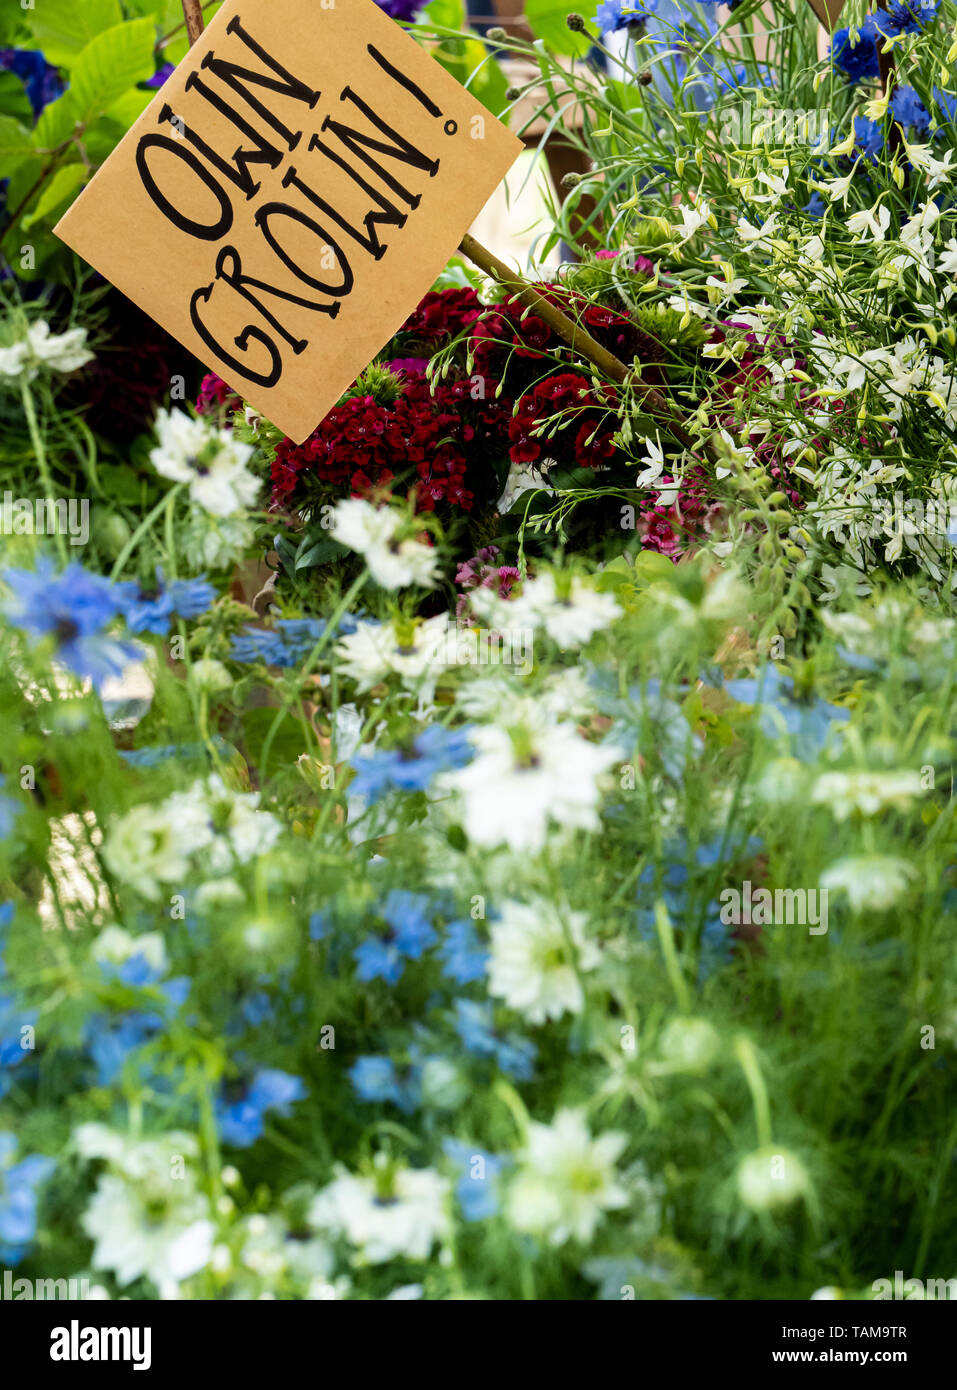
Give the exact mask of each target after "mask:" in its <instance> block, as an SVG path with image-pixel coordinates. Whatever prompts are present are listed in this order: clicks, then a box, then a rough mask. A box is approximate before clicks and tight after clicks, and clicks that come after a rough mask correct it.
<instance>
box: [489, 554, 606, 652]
mask: <svg viewBox="0 0 957 1390" xmlns="http://www.w3.org/2000/svg"><path fill="white" fill-rule="evenodd" d="M469 602H470V603H471V605H472V608H473V609H474V610H475V612H476V613H477V614H478V616H479V617H480V618H483V619H484V620H485V621H486V622H487V623H489V624H490V625H491V626H492V627H494V628H497V629H499V630H501V631H505V630H511V631H513V632H514V631H516V630H518V631H521V630H528V631H532V632H534V631H537V630H539V629H542V628H543V629H544V630H545V632H546V633H547V634H548V636H549V637H550V638H551V639H552V641H553V642H554V643H555V644H556V645H557V646H558V647H559V648H560V649H561V650H562V651H563V652H565V651H568V650H569V649H570V648H572V647H579V646H582V645H583V644H584V643H585V642H587V641H588V640H589V639H590V638H591V637H593V636H594V634H595V633H596V632H598V631H600V630H601V629H602V628H603V627H608V625H609V624H610V623H613V622H614V621H615V619H616V618H620V617H621V609H620V608H619V606H618V604H617V603H616V602H615V600H614V598H613V597H612V596H611V594H602V593H599V592H598V590H597V589H594V588H592V587H591V585H590V584H588V583H586V582H585V581H584V580H582V579H579V578H578V577H577V576H575V575H567V574H563V575H559V576H556V575H555V574H553V573H551V572H550V571H547V570H546V571H544V572H543V573H542V574H539V575H536V577H535V578H534V579H526V580H525V583H524V584H523V586H522V592H521V593H520V594H519V596H518V597H517V598H513V599H502V598H499V596H498V594H496V593H495V591H494V590H493V589H482V588H479V589H473V590H472V591H471V593H470V594H469Z"/></svg>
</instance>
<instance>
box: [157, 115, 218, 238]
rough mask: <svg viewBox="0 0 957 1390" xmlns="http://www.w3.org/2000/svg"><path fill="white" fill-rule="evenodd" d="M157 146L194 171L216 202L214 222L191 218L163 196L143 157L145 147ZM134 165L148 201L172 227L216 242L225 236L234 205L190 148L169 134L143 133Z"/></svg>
mask: <svg viewBox="0 0 957 1390" xmlns="http://www.w3.org/2000/svg"><path fill="white" fill-rule="evenodd" d="M157 148H158V149H163V150H169V152H170V153H171V154H174V155H175V156H176V158H177V159H181V160H182V161H183V163H184V164H186V165H187V166H188V167H189V168H190V169H192V171H193V173H194V174H197V175H198V176H199V178H200V179H201V180H202V182H203V183H204V184H205V185H206V187H207V188H208V189H209V191H210V192H211V193H212V194H213V196H214V197H215V198H216V199H217V201H218V203H219V220H218V221H217V222H209V223H206V222H196V221H194V220H193V219H192V218H191V217H187V216H186V215H185V214H184V213H182V212H180V210H179V208H177V207H175V206H174V205H173V204H172V203H171V202H170V201H169V199H168V198H167V197H166V195H165V194H163V193H161V192H160V189H159V186H158V185H157V182H156V180H155V178H154V177H153V173H152V171H151V169H150V166H149V161H148V160H147V158H146V154H147V151H148V150H151V149H157ZM136 167H137V169H138V170H139V175H140V178H141V179H142V181H143V187H144V188H145V189H146V191H147V193H148V194H149V196H150V199H151V201H152V202H153V203H155V205H156V206H157V207H158V208H159V210H160V212H161V213H162V214H163V216H164V217H167V218H168V219H169V220H170V222H172V224H173V226H174V227H178V228H179V229H180V231H181V232H186V233H187V235H188V236H194V237H199V239H200V240H201V241H219V239H220V237H223V236H225V235H226V233H227V232H228V231H229V229H230V227H231V226H232V225H233V205H232V203H231V202H230V200H229V194H228V193H226V192H225V191H224V190H223V189H222V188H221V187H220V185H219V184H218V183H217V182H216V180H215V179H214V178H213V176H212V174H211V173H210V172H209V170H208V169H207V168H206V166H205V164H201V163H200V161H199V160H198V159H197V158H196V156H195V155H194V154H193V152H192V150H188V149H187V148H186V146H185V145H183V144H181V143H180V142H179V141H178V140H174V139H172V138H171V137H170V136H168V135H144V136H143V137H142V139H141V140H140V142H139V144H138V145H137V147H136Z"/></svg>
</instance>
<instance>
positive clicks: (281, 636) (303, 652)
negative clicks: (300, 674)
mask: <svg viewBox="0 0 957 1390" xmlns="http://www.w3.org/2000/svg"><path fill="white" fill-rule="evenodd" d="M355 626H356V624H355V619H354V618H353V617H351V616H350V615H349V614H345V615H344V616H343V617H342V618H341V619H340V621H339V626H338V629H337V631H339V632H347V633H348V632H354V631H355ZM325 630H326V623H325V622H324V621H323V620H322V619H321V618H280V619H278V620H277V622H276V623H275V624H274V625H273V627H271V628H259V627H247V628H245V629H244V630H243V631H242V632H240V633H237V635H236V636H235V637H234V638H233V645H232V650H231V651H230V653H229V655H230V657H231V658H232V660H233V661H241V662H244V663H245V664H248V665H251V664H253V663H254V662H257V661H264V662H265V663H266V665H267V666H298V665H299V664H300V662H303V661H305V659H306V657H307V656H308V655H309V653H310V652H311V651H312V649H313V647H314V646H315V645H316V643H317V642H318V641H319V638H320V637H321V636H322V635H323V633H324V632H325Z"/></svg>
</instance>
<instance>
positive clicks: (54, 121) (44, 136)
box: [33, 92, 76, 150]
mask: <svg viewBox="0 0 957 1390" xmlns="http://www.w3.org/2000/svg"><path fill="white" fill-rule="evenodd" d="M75 124H76V116H75V114H74V104H73V93H72V92H64V93H63V95H62V97H57V99H56V101H51V102H50V105H49V106H46V107H44V109H43V113H42V115H41V116H40V119H39V120H38V121H37V123H36V126H35V128H34V131H33V144H34V146H35V147H36V148H37V149H38V150H55V149H56V148H57V146H58V145H62V144H63V143H64V141H66V140H69V138H70V136H71V135H72V134H73V127H74V125H75Z"/></svg>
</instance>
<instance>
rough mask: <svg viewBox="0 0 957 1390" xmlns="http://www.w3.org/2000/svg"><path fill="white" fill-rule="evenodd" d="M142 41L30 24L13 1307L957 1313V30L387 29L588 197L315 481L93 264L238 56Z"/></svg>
mask: <svg viewBox="0 0 957 1390" xmlns="http://www.w3.org/2000/svg"><path fill="white" fill-rule="evenodd" d="M95 8H96V11H97V17H96V18H95V20H94V19H93V18H92V17H88V16H87V14H86V10H85V9H84V10H83V12H82V13H81V14H78V15H77V16H73V17H72V18H71V16H68V15H67V14H66V10H65V8H64V7H63V6H60V5H59V4H58V3H56V4H54V0H46V5H45V6H43V7H41V6H38V7H37V8H36V10H35V11H26V10H18V11H17V12H16V13H15V14H12V15H11V16H4V17H2V18H0V68H2V73H0V136H2V137H3V138H2V139H0V177H2V178H3V179H4V181H5V188H4V193H3V198H4V200H5V213H4V221H3V223H2V224H0V255H2V257H3V272H4V278H3V281H2V284H0V423H2V430H0V469H2V472H3V486H2V488H0V503H2V505H0V727H2V728H3V730H4V740H3V746H2V749H0V779H2V780H0V1268H3V1269H7V1270H10V1271H12V1272H13V1274H14V1275H15V1278H16V1280H23V1281H25V1285H29V1286H30V1287H33V1284H32V1282H31V1281H42V1280H47V1279H54V1278H57V1279H67V1278H69V1279H72V1280H80V1281H85V1282H86V1285H87V1286H88V1287H89V1288H90V1289H92V1290H93V1292H94V1294H95V1296H96V1297H98V1298H104V1299H106V1298H108V1299H128V1300H131V1301H132V1302H133V1303H139V1302H144V1301H152V1300H163V1301H172V1300H177V1299H178V1300H222V1301H254V1300H262V1299H280V1300H294V1301H307V1300H350V1301H368V1300H409V1299H416V1300H418V1299H421V1300H430V1301H451V1300H463V1301H464V1300H505V1301H534V1300H543V1301H545V1300H547V1301H577V1300H592V1299H599V1300H607V1301H612V1300H619V1301H620V1300H631V1299H636V1300H656V1301H680V1302H682V1303H683V1304H689V1305H690V1304H692V1303H695V1304H697V1303H699V1302H701V1301H703V1300H721V1301H729V1302H730V1301H751V1300H754V1301H756V1300H762V1301H769V1300H792V1301H796V1300H800V1301H806V1300H811V1299H819V1300H828V1301H834V1300H842V1299H843V1300H854V1301H858V1300H860V1301H868V1300H872V1299H876V1300H879V1301H881V1300H883V1299H885V1298H888V1297H891V1296H894V1295H893V1294H892V1293H888V1292H887V1291H888V1290H893V1289H894V1288H896V1287H897V1285H896V1284H895V1282H894V1281H895V1279H896V1276H897V1274H898V1273H900V1275H901V1280H902V1281H903V1280H907V1281H909V1282H910V1285H911V1287H912V1288H915V1289H916V1288H918V1287H919V1289H920V1296H921V1297H926V1298H928V1299H931V1298H939V1297H947V1296H948V1295H947V1290H948V1289H949V1288H950V1285H951V1284H952V1283H953V1280H954V1276H955V1273H957V1269H955V1245H954V1235H953V1232H954V1229H955V1226H957V1186H955V1171H957V1170H955V1166H954V1158H955V1154H957V1119H955V1112H954V1088H953V1080H952V1075H953V1056H954V1051H953V1050H954V1047H955V1046H957V964H955V953H954V925H953V924H954V921H955V920H957V878H955V863H954V856H955V848H957V822H955V817H954V798H953V766H954V760H955V757H957V742H955V740H957V565H955V553H957V552H955V546H957V513H955V506H957V453H955V443H957V333H955V326H954V306H955V289H957V202H955V194H954V185H955V179H957V164H955V151H957V124H955V113H957V90H955V78H954V64H955V63H957V9H955V7H954V4H953V0H891V3H890V4H889V5H888V6H887V7H886V8H883V7H881V8H877V9H874V10H870V9H865V7H864V5H863V3H862V0H851V3H849V4H847V5H846V6H845V7H844V8H843V10H842V11H841V13H840V18H839V22H836V23H834V24H833V25H832V29H833V32H830V33H828V32H825V31H824V29H822V24H821V21H820V20H819V18H818V16H817V14H816V12H815V10H813V9H812V8H811V6H810V5H805V4H803V0H802V3H801V4H800V5H797V6H795V5H793V4H787V5H785V4H784V3H783V0H770V3H769V4H758V3H755V0H740V3H736V4H734V5H732V6H723V5H720V4H716V3H714V2H713V0H708V3H705V4H698V3H695V0H658V3H655V2H654V0H645V3H641V4H636V5H634V6H627V5H621V4H619V3H617V0H609V3H605V4H602V5H601V6H600V7H599V9H598V11H597V13H594V14H593V13H583V14H580V13H578V12H573V11H569V12H568V13H567V15H566V13H565V10H564V7H563V6H561V5H559V6H557V7H553V8H550V9H548V11H547V13H546V12H545V9H544V7H542V6H535V5H529V8H528V15H527V18H528V23H529V24H530V25H531V27H532V32H533V34H534V35H535V38H534V39H533V40H532V41H525V40H523V39H520V38H516V37H514V35H512V34H506V33H505V32H504V30H500V29H497V28H494V27H493V28H491V29H489V30H488V31H487V32H483V35H482V37H481V39H479V38H478V37H477V35H476V34H475V33H473V32H469V31H466V30H465V27H464V26H465V23H466V20H465V16H464V15H463V13H462V11H461V9H460V8H459V7H458V6H457V5H449V4H446V3H445V0H432V3H431V4H429V5H428V6H426V7H424V8H422V9H418V8H416V7H411V8H410V7H409V6H401V5H394V4H393V5H383V6H382V8H383V9H384V10H385V12H386V15H387V16H389V18H390V22H393V23H399V22H401V23H402V24H403V25H405V26H406V28H407V29H408V32H409V33H411V34H412V35H414V36H415V37H416V40H417V41H418V42H419V43H420V44H421V45H423V46H424V47H425V48H426V49H427V50H428V51H429V52H431V53H433V54H434V56H435V57H436V58H438V59H439V60H440V61H441V62H442V63H443V65H444V66H445V67H446V68H447V69H448V70H449V71H451V72H452V73H453V75H454V76H456V77H458V78H459V79H460V80H461V81H463V82H464V81H469V82H470V83H471V84H472V86H473V87H474V88H475V91H476V94H477V96H478V97H479V99H480V100H483V101H486V102H487V103H488V105H489V109H490V114H494V115H497V116H498V115H500V116H502V117H503V119H505V120H508V117H509V111H510V110H516V109H522V110H525V109H526V107H525V106H524V105H523V102H524V100H525V97H526V95H527V94H526V93H523V92H522V91H520V90H518V89H516V88H506V87H505V84H504V81H501V82H500V81H499V79H500V78H501V73H502V70H503V69H501V68H500V67H499V66H497V64H498V60H499V59H504V58H508V56H509V55H515V54H518V55H519V56H520V58H521V59H522V60H523V63H524V65H525V66H526V67H527V68H528V69H529V70H530V71H532V73H533V77H534V82H533V83H530V85H532V86H534V90H535V92H536V93H537V94H539V96H538V100H539V101H540V109H539V111H538V118H539V120H540V121H541V122H542V126H541V128H542V129H543V130H546V131H547V130H548V128H549V126H550V125H551V127H552V129H554V128H555V127H556V126H557V125H559V124H560V122H561V119H562V112H563V111H564V109H565V108H566V106H567V105H568V103H570V102H573V103H577V107H578V109H579V110H580V112H581V120H580V121H578V120H577V119H576V122H575V124H574V125H573V126H572V127H569V128H568V133H567V135H565V136H563V138H565V139H568V140H569V141H571V142H572V143H573V144H575V145H576V146H577V148H578V151H579V153H580V154H581V155H582V156H583V159H584V163H585V164H586V165H587V170H588V172H587V173H585V174H583V175H581V174H575V175H572V176H571V177H570V179H569V180H568V183H567V185H566V187H565V188H564V189H563V190H562V195H563V196H562V198H561V200H560V201H559V202H557V203H556V205H555V206H554V207H553V208H552V210H551V215H550V217H549V220H548V221H547V222H546V224H545V225H543V226H542V227H541V228H540V229H539V232H540V236H539V248H540V250H541V252H542V253H546V252H550V251H552V250H554V249H556V248H561V250H560V264H559V265H558V268H557V269H553V270H548V271H546V270H544V269H542V268H541V266H539V265H537V264H532V265H530V266H528V267H525V268H523V270H522V271H521V272H520V271H518V270H516V269H515V268H514V267H506V269H505V270H504V271H503V270H501V269H496V265H498V266H500V265H501V263H500V262H497V260H496V258H495V257H494V256H491V257H486V265H485V270H483V269H481V267H480V265H477V264H476V263H475V261H474V260H471V259H470V258H469V256H468V255H467V254H465V252H463V253H461V254H455V255H453V257H452V258H451V260H450V261H449V262H448V264H447V265H446V266H445V267H444V269H442V270H441V273H440V274H439V275H438V277H437V278H436V279H435V280H434V282H433V283H432V284H431V285H430V287H429V288H428V289H427V291H426V292H425V293H424V295H422V296H421V297H420V298H419V300H418V302H417V304H415V307H414V308H413V309H412V311H411V312H410V313H408V314H407V315H406V317H405V318H404V320H403V321H402V322H401V323H400V324H399V326H398V327H397V328H396V327H395V322H393V325H392V327H393V329H394V331H392V333H391V336H390V337H389V338H388V340H387V341H385V342H384V345H383V346H382V347H381V349H380V350H378V351H376V352H374V353H373V352H372V350H371V349H370V352H369V354H368V360H367V361H366V363H365V365H364V367H363V368H362V370H361V371H359V372H358V373H357V375H356V376H355V379H354V381H353V382H352V383H351V384H350V385H349V386H348V387H347V389H345V390H344V391H343V392H342V393H341V394H340V395H339V396H338V398H337V399H336V400H335V402H334V403H333V404H332V406H331V408H329V409H328V410H327V411H326V412H325V414H323V416H322V419H321V420H319V422H318V423H317V424H316V427H315V428H313V429H312V430H310V431H309V432H308V433H307V434H305V436H304V437H302V438H297V437H294V434H289V433H287V432H286V430H284V429H283V428H282V427H281V426H280V425H279V424H277V422H276V421H273V420H272V419H270V418H269V414H268V411H264V409H263V408H261V403H260V404H256V403H255V402H253V401H251V400H250V398H249V395H248V394H247V392H246V391H245V390H244V389H243V382H242V381H241V380H239V378H238V377H235V376H231V375H230V374H229V373H228V372H226V375H223V374H221V370H222V371H226V369H225V368H224V367H223V363H222V362H221V361H216V360H212V355H211V356H210V357H209V358H206V359H204V360H201V361H194V360H193V359H191V358H189V357H187V356H184V354H183V351H182V349H181V347H180V346H179V344H178V343H177V342H176V341H175V340H174V339H173V338H170V337H168V336H166V335H165V334H163V333H161V331H160V330H159V329H158V328H157V327H156V326H155V325H154V324H152V323H151V321H150V320H149V319H146V318H144V317H143V316H142V315H141V314H140V312H139V310H137V309H135V308H133V307H132V306H130V305H128V304H126V303H125V302H122V303H121V301H120V299H119V298H118V296H117V295H116V292H115V291H113V290H110V289H109V288H107V286H106V285H105V284H104V283H103V282H102V281H101V280H100V279H99V278H98V277H96V276H95V275H94V273H93V272H92V271H90V270H89V269H88V268H84V267H83V266H82V264H81V263H80V262H79V261H78V260H76V259H75V258H73V257H72V256H71V254H70V253H69V252H68V251H67V250H66V248H65V246H64V245H63V244H62V243H61V242H59V241H58V240H57V239H56V238H55V236H54V235H53V226H54V224H55V223H57V222H58V221H59V218H60V216H61V215H62V214H63V213H64V211H65V210H66V208H67V207H68V206H69V205H70V204H71V203H72V202H73V200H74V199H75V197H76V196H77V194H78V192H79V190H80V189H81V187H85V186H86V185H87V183H88V182H89V179H90V176H91V174H93V173H94V172H95V171H96V170H98V169H101V168H102V166H103V165H105V164H106V162H107V161H108V160H109V158H110V156H111V154H112V152H113V151H114V149H115V148H116V146H117V145H118V143H119V142H120V141H121V139H122V138H123V137H124V135H125V133H126V132H127V131H128V130H129V129H130V127H131V126H132V125H133V124H134V122H135V121H136V120H137V119H138V117H139V116H140V114H141V113H142V112H143V111H144V110H145V109H146V108H147V106H148V105H149V102H150V101H151V100H152V99H153V98H154V96H155V94H156V92H157V91H159V92H161V91H162V88H163V86H164V84H165V83H166V82H168V81H169V80H170V76H171V73H170V69H171V68H175V66H176V65H177V64H178V63H179V62H180V61H181V60H182V59H183V58H184V56H185V55H186V52H187V43H186V36H185V30H184V29H183V28H182V25H181V20H182V11H181V8H180V6H179V5H177V4H172V3H166V2H165V0H155V3H154V0H137V3H136V4H135V5H126V4H121V3H120V0H104V3H103V4H102V5H99V4H98V5H97V6H96V7H95ZM213 8H214V7H208V8H207V10H206V12H205V18H206V21H207V23H209V21H210V19H211V17H212V12H213ZM92 14H93V7H91V8H90V16H92ZM71 15H72V11H71ZM68 21H69V22H68ZM459 30H462V33H461V34H459V32H458V31H459ZM508 70H509V71H516V70H519V69H517V68H515V67H509V68H508ZM260 76H261V74H260ZM285 80H286V79H285V78H281V77H278V76H277V78H276V81H277V82H278V83H279V84H280V85H282V83H283V82H284V81H285ZM264 90H267V89H264ZM290 99H291V98H290ZM264 109H265V108H264ZM423 109H425V108H423ZM439 128H441V127H439ZM394 133H395V132H394V131H393V134H394ZM380 135H381V131H380ZM170 138H171V139H173V138H174V137H170ZM376 138H379V137H376ZM383 138H384V137H383ZM450 138H451V137H450ZM187 143H188V142H187ZM380 143H381V141H380ZM195 148H197V149H198V148H199V147H198V146H196V147H195ZM366 148H367V149H368V146H367V147H366ZM378 153H379V155H382V157H383V159H384V158H386V156H385V155H384V154H383V151H382V150H381V149H380V150H379V151H378ZM174 157H177V158H178V156H174ZM197 157H198V156H197ZM243 167H244V168H246V171H247V173H248V171H249V169H250V168H252V169H254V170H255V169H257V168H259V167H260V166H258V165H256V164H255V163H251V164H249V165H246V166H243ZM379 167H380V169H382V168H384V166H383V165H380V166H379ZM237 177H241V175H240V174H239V173H237ZM372 177H373V175H371V174H370V178H372ZM370 186H372V185H371V184H370ZM376 186H377V187H378V185H376ZM380 192H381V189H380ZM392 192H393V193H395V189H392ZM83 196H86V195H83ZM382 196H384V193H383V195H382ZM207 213H209V209H208V208H207V209H205V210H204V215H206V214H207ZM197 215H198V214H197ZM463 246H464V247H465V248H466V250H467V248H468V241H467V239H466V241H464V242H463ZM490 268H491V269H490ZM227 269H229V268H228V266H227ZM229 273H230V274H232V271H229ZM251 273H252V272H251V271H250V274H251ZM395 273H396V274H397V275H398V274H399V273H400V271H399V270H397V271H396V272H395ZM401 312H404V309H403V310H402V311H401ZM397 320H398V313H397V314H396V315H395V321H397ZM383 336H384V335H383ZM326 388H327V383H326V384H323V385H322V390H320V387H319V386H318V385H317V387H316V394H315V398H314V399H315V400H318V399H320V397H321V394H322V391H323V390H325V389H326ZM300 405H301V407H302V412H303V413H304V414H308V412H309V410H310V409H311V408H312V405H313V400H311V399H309V398H308V397H304V398H303V399H302V401H301V402H300ZM318 413H321V412H318ZM294 433H299V432H298V431H295V432H294ZM948 1281H950V1283H948ZM941 1290H943V1292H942V1291H941ZM5 1296H6V1295H5ZM900 1296H903V1295H900ZM910 1296H911V1295H910V1294H908V1297H910ZM913 1296H914V1297H917V1296H918V1295H917V1294H914V1295H913ZM693 1315H694V1313H693V1309H690V1308H689V1309H687V1310H686V1316H687V1317H688V1318H689V1319H690V1318H692V1317H693ZM777 1316H778V1315H777V1314H775V1317H777ZM834 1316H835V1317H836V1316H837V1314H835V1315H834Z"/></svg>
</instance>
